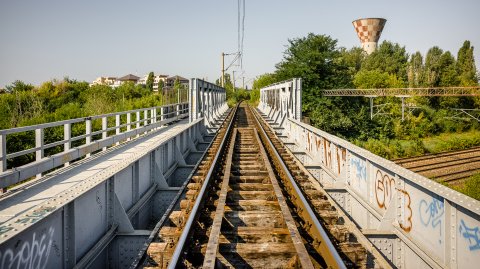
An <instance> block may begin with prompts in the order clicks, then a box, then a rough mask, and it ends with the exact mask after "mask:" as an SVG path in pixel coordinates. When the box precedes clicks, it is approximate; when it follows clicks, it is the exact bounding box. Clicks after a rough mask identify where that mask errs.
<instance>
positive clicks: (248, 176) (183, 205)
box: [143, 104, 390, 268]
mask: <svg viewBox="0 0 480 269" xmlns="http://www.w3.org/2000/svg"><path fill="white" fill-rule="evenodd" d="M211 145H212V146H211V147H210V148H209V150H208V151H207V153H206V154H205V155H204V158H203V159H202V161H201V162H200V164H199V166H198V167H197V169H196V170H195V172H194V174H193V176H192V178H191V181H190V182H189V183H188V185H186V188H185V191H184V195H183V198H182V197H179V201H178V203H177V207H176V209H175V210H173V208H172V211H171V213H170V214H169V217H168V219H167V220H165V221H164V223H162V227H161V228H160V229H159V230H158V234H157V236H156V237H155V238H154V239H153V241H152V242H151V244H150V245H149V247H148V249H147V252H146V255H145V259H144V262H143V267H144V268H167V267H168V268H223V267H228V268H328V267H331V268H346V267H349V268H373V267H375V268H379V267H390V265H389V264H388V262H386V260H385V259H384V258H383V256H381V254H380V253H379V252H378V251H377V250H376V249H375V248H373V247H372V245H371V243H369V242H368V241H367V239H366V238H364V237H363V235H362V234H361V233H360V232H359V231H358V229H356V228H354V225H353V224H352V223H351V222H350V221H349V220H348V218H347V217H346V216H345V215H343V214H342V213H341V212H340V210H337V208H336V205H335V203H334V202H333V200H331V198H329V196H328V195H327V194H326V192H325V191H323V190H322V189H321V188H319V185H318V183H317V184H315V181H314V180H312V177H311V176H309V174H308V172H307V171H306V170H305V169H304V168H303V169H302V167H301V166H300V164H299V162H298V161H296V159H295V158H294V157H293V155H292V154H291V153H290V152H289V151H288V150H286V149H285V147H284V146H283V144H282V143H281V142H280V141H279V140H278V139H277V138H276V136H275V134H274V132H273V130H272V129H270V128H269V127H268V125H266V124H265V122H264V121H263V120H261V116H260V115H259V114H258V113H257V112H255V111H253V110H251V109H250V108H249V107H247V106H246V105H243V104H242V105H241V106H239V107H238V108H237V109H236V110H235V109H234V110H232V111H231V113H230V114H229V115H228V116H227V118H226V120H225V121H224V122H223V124H222V126H221V128H220V130H219V132H218V134H217V135H216V136H215V138H214V140H213V141H212V144H211ZM180 198H181V199H180Z"/></svg>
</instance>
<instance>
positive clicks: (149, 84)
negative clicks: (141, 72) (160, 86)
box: [146, 72, 154, 91]
mask: <svg viewBox="0 0 480 269" xmlns="http://www.w3.org/2000/svg"><path fill="white" fill-rule="evenodd" d="M153 76H154V75H153V72H150V73H148V77H147V85H146V86H147V89H149V90H150V91H153Z"/></svg>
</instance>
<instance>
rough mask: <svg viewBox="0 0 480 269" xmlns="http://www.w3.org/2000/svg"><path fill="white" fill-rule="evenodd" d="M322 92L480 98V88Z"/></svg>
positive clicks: (324, 92) (325, 92) (329, 92)
mask: <svg viewBox="0 0 480 269" xmlns="http://www.w3.org/2000/svg"><path fill="white" fill-rule="evenodd" d="M321 92H322V95H323V96H367V97H368V96H375V97H376V96H480V87H442V88H391V89H338V90H322V91H321Z"/></svg>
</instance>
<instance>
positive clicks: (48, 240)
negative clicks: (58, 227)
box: [0, 228, 54, 269]
mask: <svg viewBox="0 0 480 269" xmlns="http://www.w3.org/2000/svg"><path fill="white" fill-rule="evenodd" d="M53 234H54V229H53V228H49V229H48V231H46V232H44V233H43V234H42V235H41V236H37V234H36V233H33V236H32V241H31V242H30V241H24V242H23V243H20V244H17V245H16V246H15V247H13V248H10V249H6V250H0V261H1V263H0V268H29V269H33V268H39V269H44V268H46V267H47V262H48V256H49V255H50V249H51V247H52V240H53Z"/></svg>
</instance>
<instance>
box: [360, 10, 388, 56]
mask: <svg viewBox="0 0 480 269" xmlns="http://www.w3.org/2000/svg"><path fill="white" fill-rule="evenodd" d="M386 22H387V20H386V19H383V18H364V19H358V20H355V21H353V22H352V24H353V27H355V31H356V32H357V35H358V38H359V39H360V42H361V43H362V48H363V50H364V51H365V52H366V53H367V54H371V53H372V52H374V51H375V50H376V49H377V44H378V39H379V38H380V35H381V34H382V31H383V27H384V26H385V23H386Z"/></svg>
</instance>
